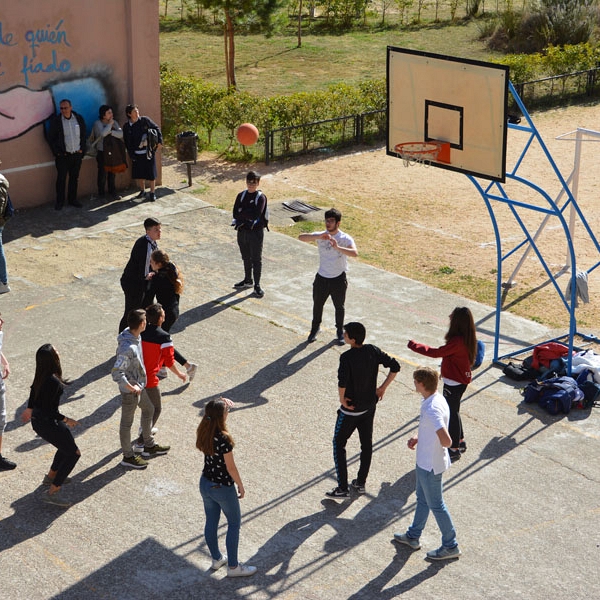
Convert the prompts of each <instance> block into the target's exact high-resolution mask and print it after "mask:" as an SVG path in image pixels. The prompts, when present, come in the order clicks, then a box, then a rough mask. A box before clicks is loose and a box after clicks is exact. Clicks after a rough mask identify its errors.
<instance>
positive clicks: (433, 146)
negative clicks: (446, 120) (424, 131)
mask: <svg viewBox="0 0 600 600" xmlns="http://www.w3.org/2000/svg"><path fill="white" fill-rule="evenodd" d="M394 151H395V152H397V153H398V154H399V155H400V158H401V159H402V160H403V161H404V166H405V167H410V166H411V165H416V164H420V165H424V166H426V167H428V166H429V165H430V164H431V163H432V162H437V161H438V160H439V161H440V162H445V163H449V162H450V144H449V143H448V142H403V143H402V144H396V145H395V146H394Z"/></svg>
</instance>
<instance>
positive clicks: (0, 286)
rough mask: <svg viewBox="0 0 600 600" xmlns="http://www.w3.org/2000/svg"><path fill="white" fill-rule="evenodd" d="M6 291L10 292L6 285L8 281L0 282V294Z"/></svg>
mask: <svg viewBox="0 0 600 600" xmlns="http://www.w3.org/2000/svg"><path fill="white" fill-rule="evenodd" d="M8 292H10V287H9V286H8V283H2V282H0V294H7V293H8Z"/></svg>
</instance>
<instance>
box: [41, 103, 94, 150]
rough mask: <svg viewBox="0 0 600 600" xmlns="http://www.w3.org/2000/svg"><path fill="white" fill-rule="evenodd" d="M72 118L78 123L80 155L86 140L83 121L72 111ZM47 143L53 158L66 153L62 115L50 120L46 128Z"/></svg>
mask: <svg viewBox="0 0 600 600" xmlns="http://www.w3.org/2000/svg"><path fill="white" fill-rule="evenodd" d="M71 115H72V117H75V118H76V119H77V122H78V123H79V149H80V150H81V152H82V153H84V152H85V140H86V139H87V136H86V131H85V121H84V120H83V117H82V116H81V115H80V114H79V113H76V112H75V111H74V110H73V111H71ZM48 143H49V144H50V149H51V150H52V154H54V156H63V155H64V154H66V153H67V150H66V147H65V133H64V131H63V126H62V115H54V116H53V117H51V118H50V127H49V128H48Z"/></svg>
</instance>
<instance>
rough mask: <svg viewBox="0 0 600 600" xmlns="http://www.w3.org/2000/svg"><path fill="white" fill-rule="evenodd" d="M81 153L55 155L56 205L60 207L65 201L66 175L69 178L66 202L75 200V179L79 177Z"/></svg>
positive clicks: (71, 202)
mask: <svg viewBox="0 0 600 600" xmlns="http://www.w3.org/2000/svg"><path fill="white" fill-rule="evenodd" d="M82 160H83V154H82V153H81V152H76V153H75V154H65V155H63V156H57V157H56V158H55V160H54V164H55V165H56V171H57V173H58V175H57V177H56V206H57V207H60V208H62V207H63V205H64V203H65V188H66V186H67V176H68V178H69V190H68V192H67V202H68V203H69V204H73V203H74V202H75V201H76V200H77V181H78V179H79V170H80V169H81V161H82Z"/></svg>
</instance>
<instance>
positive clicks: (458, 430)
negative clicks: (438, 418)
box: [444, 384, 467, 448]
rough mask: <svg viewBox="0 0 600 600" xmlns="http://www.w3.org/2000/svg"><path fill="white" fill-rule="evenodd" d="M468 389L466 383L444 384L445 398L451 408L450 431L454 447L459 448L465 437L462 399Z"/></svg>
mask: <svg viewBox="0 0 600 600" xmlns="http://www.w3.org/2000/svg"><path fill="white" fill-rule="evenodd" d="M466 389H467V385H466V384H460V385H446V384H444V398H446V402H447V403H448V407H449V408H450V423H449V424H448V433H449V434H450V437H451V438H452V448H458V444H459V443H460V441H461V440H462V439H463V438H464V432H463V427H462V419H461V418H460V401H461V398H462V397H463V394H464V393H465V390H466Z"/></svg>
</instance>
